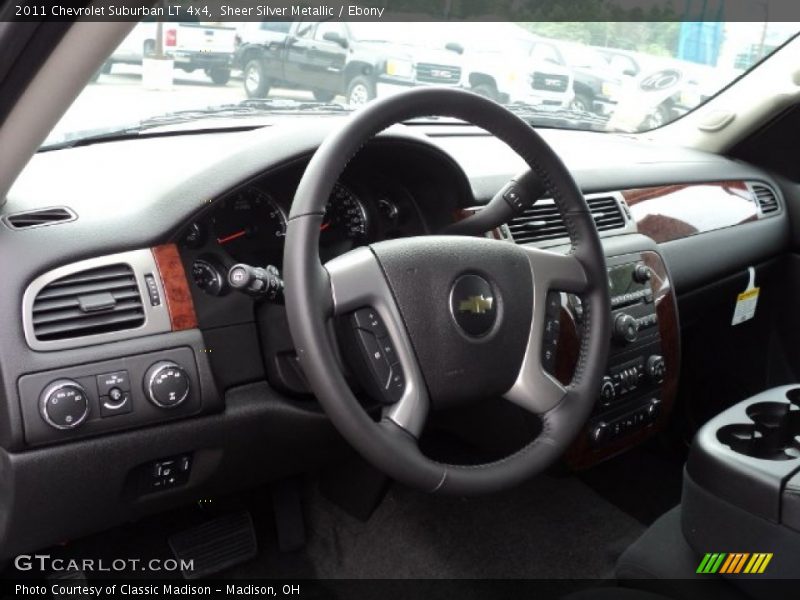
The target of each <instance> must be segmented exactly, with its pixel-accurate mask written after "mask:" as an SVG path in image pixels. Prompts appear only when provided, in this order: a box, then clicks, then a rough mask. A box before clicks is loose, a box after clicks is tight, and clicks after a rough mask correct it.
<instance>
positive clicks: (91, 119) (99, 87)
mask: <svg viewBox="0 0 800 600" xmlns="http://www.w3.org/2000/svg"><path fill="white" fill-rule="evenodd" d="M269 97H270V98H289V99H296V100H302V101H306V100H310V101H313V100H314V97H313V95H312V94H311V93H310V92H304V91H297V90H282V89H275V90H272V91H271V92H270V96H269ZM245 98H246V95H245V93H244V89H243V88H242V80H241V78H240V77H237V76H236V74H234V77H232V78H231V80H230V81H229V82H228V84H227V85H214V84H213V83H211V80H210V79H209V78H208V77H206V75H205V74H204V73H203V72H202V71H200V70H198V71H195V72H193V73H185V72H183V71H181V70H178V69H176V70H175V75H174V79H173V86H172V89H170V90H165V91H156V90H148V89H145V88H144V87H143V86H142V74H141V67H139V66H135V65H114V67H113V68H112V71H111V73H109V74H107V75H100V77H99V78H98V80H97V81H96V82H94V83H90V84H88V85H87V86H86V88H85V89H84V90H83V92H82V93H81V94H80V96H79V97H78V98H77V99H76V100H75V102H74V103H73V105H72V106H71V107H70V108H69V110H68V111H67V113H66V114H65V115H64V116H63V117H62V119H61V121H60V122H59V123H58V125H56V127H55V128H54V129H53V132H52V133H51V138H52V139H57V138H59V137H60V136H61V134H63V133H65V132H76V131H83V130H89V129H98V128H104V127H115V126H119V125H123V124H132V123H136V122H138V121H140V120H141V119H145V118H148V117H151V116H156V115H163V114H165V113H169V112H175V111H179V110H189V109H199V108H205V107H207V106H219V105H222V104H235V103H238V102H241V101H242V100H244V99H245Z"/></svg>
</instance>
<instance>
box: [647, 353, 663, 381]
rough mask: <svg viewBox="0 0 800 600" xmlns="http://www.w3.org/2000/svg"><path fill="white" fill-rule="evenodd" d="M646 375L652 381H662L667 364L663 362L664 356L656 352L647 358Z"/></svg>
mask: <svg viewBox="0 0 800 600" xmlns="http://www.w3.org/2000/svg"><path fill="white" fill-rule="evenodd" d="M646 369H647V376H648V377H649V378H650V380H651V381H653V382H654V383H661V382H662V381H664V376H665V375H666V373H667V364H666V363H665V362H664V357H663V356H660V355H658V354H653V355H652V356H651V357H650V358H648V359H647V366H646Z"/></svg>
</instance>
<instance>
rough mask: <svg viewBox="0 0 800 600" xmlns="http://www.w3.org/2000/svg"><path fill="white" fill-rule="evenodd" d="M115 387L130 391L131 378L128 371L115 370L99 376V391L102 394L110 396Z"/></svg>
mask: <svg viewBox="0 0 800 600" xmlns="http://www.w3.org/2000/svg"><path fill="white" fill-rule="evenodd" d="M113 388H117V389H119V390H122V391H123V392H129V391H130V390H131V379H130V376H129V375H128V372H127V371H114V372H113V373H104V374H103V375H98V376H97V391H98V392H99V393H100V395H101V396H108V395H109V394H110V392H111V390H112V389H113Z"/></svg>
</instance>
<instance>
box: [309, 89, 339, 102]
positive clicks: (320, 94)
mask: <svg viewBox="0 0 800 600" xmlns="http://www.w3.org/2000/svg"><path fill="white" fill-rule="evenodd" d="M335 97H336V94H334V93H333V92H326V91H325V90H314V98H315V99H316V100H317V101H318V102H330V101H331V100H333V99H334V98H335Z"/></svg>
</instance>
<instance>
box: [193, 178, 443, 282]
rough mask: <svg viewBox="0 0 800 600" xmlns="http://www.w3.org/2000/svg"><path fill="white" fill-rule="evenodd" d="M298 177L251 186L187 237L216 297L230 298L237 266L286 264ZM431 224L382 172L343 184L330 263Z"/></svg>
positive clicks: (330, 232)
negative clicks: (286, 242)
mask: <svg viewBox="0 0 800 600" xmlns="http://www.w3.org/2000/svg"><path fill="white" fill-rule="evenodd" d="M296 185H297V179H295V178H293V177H286V176H285V175H283V174H278V175H273V176H269V177H266V178H262V179H260V180H256V181H254V182H251V183H248V184H245V185H243V186H242V187H240V188H238V189H235V190H233V191H232V192H230V193H229V194H228V195H226V196H225V197H223V198H221V199H220V200H218V201H217V202H215V203H214V205H213V208H212V209H211V210H210V211H209V212H207V213H206V214H205V215H203V217H201V218H200V219H198V220H197V221H195V222H193V223H191V224H190V225H189V226H188V228H187V229H186V230H185V232H184V233H183V235H182V237H181V246H182V249H183V250H184V252H190V253H191V254H192V256H193V260H192V263H191V277H192V280H193V281H194V284H195V285H196V286H197V287H198V288H199V289H201V290H202V291H203V292H205V293H207V294H210V295H212V296H220V295H224V294H225V293H227V291H228V290H227V288H228V285H227V272H228V269H230V267H231V266H232V265H234V264H236V263H245V264H247V265H251V266H255V267H265V266H267V265H274V266H276V267H278V268H279V269H280V268H281V265H282V263H283V248H284V238H285V237H286V223H287V218H288V214H289V209H290V207H291V202H292V198H293V196H294V189H295V188H296ZM426 229H427V228H426V224H425V220H424V218H423V215H422V213H421V212H420V209H419V207H418V206H417V203H416V201H415V200H414V198H413V197H412V195H411V193H410V192H409V191H408V189H407V188H405V187H404V186H402V185H401V184H399V183H397V182H395V181H393V180H392V179H388V178H385V177H381V176H380V175H378V174H371V175H364V176H363V177H359V178H357V179H356V178H351V179H348V180H340V181H339V182H337V183H336V185H335V186H334V188H333V191H332V192H331V195H330V197H329V199H328V203H327V205H326V207H325V214H324V217H323V221H322V224H321V226H320V258H321V259H322V261H323V262H325V261H327V260H330V259H332V258H334V257H336V256H338V255H340V254H344V253H345V252H347V251H349V250H352V249H353V248H355V247H358V246H362V245H366V244H369V243H372V242H377V241H381V240H385V239H391V238H397V237H407V236H413V235H422V234H424V233H426Z"/></svg>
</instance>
